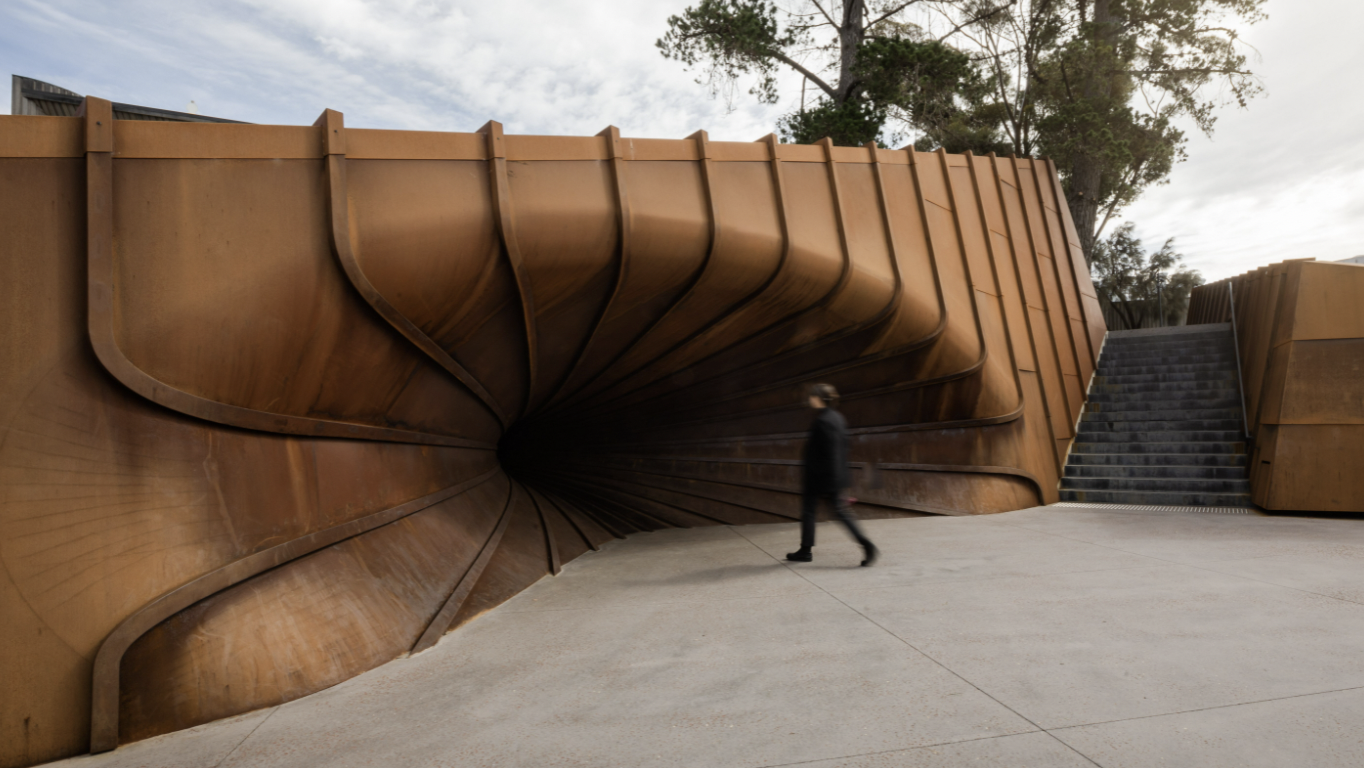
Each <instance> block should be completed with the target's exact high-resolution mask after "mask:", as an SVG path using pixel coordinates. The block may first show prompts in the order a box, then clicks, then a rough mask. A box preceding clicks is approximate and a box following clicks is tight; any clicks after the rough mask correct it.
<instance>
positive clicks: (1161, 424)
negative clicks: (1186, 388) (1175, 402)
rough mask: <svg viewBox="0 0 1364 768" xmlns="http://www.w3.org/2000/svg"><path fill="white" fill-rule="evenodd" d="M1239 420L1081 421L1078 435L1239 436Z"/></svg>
mask: <svg viewBox="0 0 1364 768" xmlns="http://www.w3.org/2000/svg"><path fill="white" fill-rule="evenodd" d="M1240 430H1241V420H1240V419H1181V420H1178V421H1156V420H1149V421H1138V420H1135V419H1134V420H1130V421H1116V420H1115V421H1093V420H1090V421H1081V422H1080V430H1079V432H1080V434H1082V435H1095V434H1103V433H1107V432H1206V431H1217V432H1235V433H1236V434H1238V435H1239V434H1241V431H1240Z"/></svg>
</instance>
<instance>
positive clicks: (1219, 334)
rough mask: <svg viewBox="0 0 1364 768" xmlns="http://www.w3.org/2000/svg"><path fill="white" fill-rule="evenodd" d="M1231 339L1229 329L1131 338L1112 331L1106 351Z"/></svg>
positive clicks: (1105, 346)
mask: <svg viewBox="0 0 1364 768" xmlns="http://www.w3.org/2000/svg"><path fill="white" fill-rule="evenodd" d="M1229 338H1231V331H1230V330H1229V329H1219V330H1216V331H1206V332H1199V333H1177V334H1152V335H1149V336H1143V335H1133V336H1129V335H1128V334H1127V333H1126V332H1124V331H1111V332H1109V334H1108V341H1107V343H1106V344H1104V349H1108V348H1109V347H1110V346H1124V347H1125V346H1140V345H1143V344H1179V343H1183V342H1185V341H1187V342H1189V343H1196V342H1201V341H1211V340H1216V339H1229Z"/></svg>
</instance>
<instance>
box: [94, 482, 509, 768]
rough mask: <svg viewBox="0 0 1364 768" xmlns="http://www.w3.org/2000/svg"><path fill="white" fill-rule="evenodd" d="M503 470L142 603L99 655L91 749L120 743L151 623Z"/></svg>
mask: <svg viewBox="0 0 1364 768" xmlns="http://www.w3.org/2000/svg"><path fill="white" fill-rule="evenodd" d="M499 471H500V470H498V469H496V468H494V469H490V470H488V471H487V472H485V473H483V474H482V475H479V476H478V477H475V478H473V479H472V480H467V481H465V482H463V483H460V484H458V485H452V486H450V487H449V488H445V489H443V490H440V491H436V492H435V493H432V494H429V495H427V496H423V497H421V498H420V499H413V500H412V501H409V502H407V503H406V504H400V505H398V506H396V507H392V508H390V509H385V510H384V511H382V512H375V513H374V514H372V515H366V516H365V517H362V518H359V519H358V520H352V521H350V522H348V523H342V524H341V525H335V526H332V527H331V528H327V529H325V530H322V531H318V532H317V533H312V534H309V535H307V536H303V537H300V538H297V539H294V540H293V541H290V542H287V543H285V544H280V545H278V546H274V547H270V548H269V549H266V550H264V551H261V552H257V553H256V554H254V555H250V556H248V557H244V558H242V559H240V560H238V561H236V562H234V563H230V564H228V565H225V566H223V567H221V568H217V569H215V570H213V571H210V572H208V573H206V574H204V575H203V576H200V577H199V578H197V579H195V580H194V581H191V582H189V583H188V584H185V585H182V586H180V587H177V588H176V589H174V590H172V591H170V592H167V593H166V594H164V595H162V596H161V597H158V598H157V599H155V600H153V601H152V602H150V603H148V604H147V605H144V606H142V608H140V609H138V611H137V612H136V613H134V614H133V615H131V616H129V617H128V618H126V619H124V620H123V622H122V623H120V624H119V625H118V627H116V628H115V629H114V631H113V632H111V633H110V634H109V636H108V637H107V638H105V640H104V642H103V643H102V644H101V645H100V647H99V653H98V654H96V656H95V665H94V673H93V678H94V683H93V684H92V691H93V693H92V695H91V702H90V751H91V752H108V751H109V750H111V749H113V748H114V747H117V746H118V688H119V679H118V677H119V662H121V661H122V660H123V654H124V652H126V651H127V650H128V648H130V647H131V646H132V644H133V643H134V642H136V641H137V639H138V638H139V637H142V635H144V634H146V633H147V631H148V630H150V629H151V628H152V627H155V626H156V625H157V624H160V623H161V622H163V621H165V620H166V619H169V618H170V617H171V616H174V615H175V614H177V613H179V612H180V611H183V610H184V609H186V608H188V607H190V606H191V605H194V604H195V603H197V602H199V601H201V600H203V599H205V598H207V597H211V596H212V595H215V594H217V593H219V592H221V591H223V590H224V589H227V588H228V587H230V586H232V585H234V584H239V583H241V582H243V581H246V580H247V579H249V578H251V577H252V576H256V575H258V574H261V573H264V572H265V571H268V570H270V569H271V568H275V567H277V566H280V565H283V564H284V563H287V562H289V561H291V560H297V559H298V558H300V557H303V556H304V555H308V554H311V553H313V552H316V551H318V550H319V549H323V548H325V547H330V546H332V545H333V544H339V543H340V542H342V541H345V540H346V539H350V538H354V537H355V536H359V535H360V534H362V533H366V532H368V531H372V530H374V529H375V528H379V527H380V526H384V525H388V524H389V523H392V522H395V521H398V520H401V519H403V518H404V517H407V516H408V515H411V514H413V513H416V512H420V511H422V510H423V509H428V508H430V507H432V506H434V505H436V504H439V503H441V502H442V501H445V500H447V499H452V498H454V497H455V496H458V495H459V494H461V493H465V492H466V491H469V490H471V489H473V488H476V487H478V486H479V485H481V484H483V483H485V482H487V481H488V480H490V479H492V477H493V476H494V475H496V474H497V473H498V472H499Z"/></svg>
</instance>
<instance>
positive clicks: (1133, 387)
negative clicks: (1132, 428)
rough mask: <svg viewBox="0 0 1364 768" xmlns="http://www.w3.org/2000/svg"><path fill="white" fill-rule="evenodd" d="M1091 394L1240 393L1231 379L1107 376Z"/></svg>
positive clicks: (1096, 383) (1090, 389)
mask: <svg viewBox="0 0 1364 768" xmlns="http://www.w3.org/2000/svg"><path fill="white" fill-rule="evenodd" d="M1089 391H1090V393H1091V394H1095V393H1100V392H1101V393H1104V394H1109V395H1122V394H1129V393H1131V394H1136V393H1138V392H1231V393H1232V394H1235V395H1237V396H1239V395H1240V392H1239V390H1238V389H1237V387H1236V382H1235V381H1234V380H1231V379H1203V380H1201V381H1151V382H1129V381H1121V382H1110V381H1108V380H1107V378H1106V377H1105V379H1104V381H1103V382H1102V383H1100V382H1099V381H1098V380H1097V379H1096V380H1095V382H1094V385H1093V386H1091V387H1090V388H1089Z"/></svg>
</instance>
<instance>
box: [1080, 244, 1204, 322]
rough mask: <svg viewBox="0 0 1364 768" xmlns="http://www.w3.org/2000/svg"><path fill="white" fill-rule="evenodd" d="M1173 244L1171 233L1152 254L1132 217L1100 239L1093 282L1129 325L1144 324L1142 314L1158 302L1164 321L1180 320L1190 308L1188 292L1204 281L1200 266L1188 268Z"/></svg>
mask: <svg viewBox="0 0 1364 768" xmlns="http://www.w3.org/2000/svg"><path fill="white" fill-rule="evenodd" d="M1174 244H1175V241H1174V238H1170V239H1169V240H1166V241H1165V244H1164V245H1162V246H1161V247H1160V250H1158V251H1155V252H1153V253H1150V254H1147V253H1146V251H1145V249H1144V248H1143V247H1142V243H1141V240H1140V239H1139V238H1137V236H1136V234H1135V225H1134V224H1133V223H1132V222H1130V221H1129V222H1126V223H1124V224H1123V225H1122V226H1121V227H1118V229H1117V230H1115V231H1114V232H1113V234H1111V235H1109V236H1108V237H1107V238H1106V239H1104V240H1101V241H1099V242H1098V243H1096V244H1095V247H1094V258H1093V262H1092V263H1091V265H1090V271H1091V274H1092V275H1093V277H1094V287H1095V288H1096V289H1097V290H1098V292H1099V294H1100V295H1101V296H1103V297H1104V298H1105V299H1107V300H1108V302H1109V304H1111V305H1112V306H1113V309H1114V310H1115V311H1116V312H1117V313H1118V314H1119V315H1120V316H1122V317H1123V319H1124V320H1125V321H1126V322H1127V327H1128V328H1140V327H1141V319H1142V316H1143V315H1146V314H1148V313H1149V314H1155V312H1156V308H1157V307H1158V306H1163V308H1164V311H1165V317H1164V319H1163V324H1164V325H1174V324H1176V323H1177V322H1178V321H1179V320H1180V318H1182V317H1183V316H1184V313H1185V312H1186V311H1187V310H1188V306H1189V293H1190V292H1191V291H1192V290H1193V289H1194V287H1195V286H1199V285H1202V284H1203V276H1202V275H1200V274H1199V273H1198V270H1194V269H1186V268H1184V267H1183V264H1182V261H1183V257H1182V256H1181V255H1180V254H1178V253H1176V252H1175V249H1174ZM1157 297H1159V301H1157Z"/></svg>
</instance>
